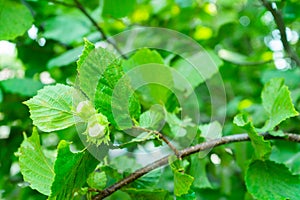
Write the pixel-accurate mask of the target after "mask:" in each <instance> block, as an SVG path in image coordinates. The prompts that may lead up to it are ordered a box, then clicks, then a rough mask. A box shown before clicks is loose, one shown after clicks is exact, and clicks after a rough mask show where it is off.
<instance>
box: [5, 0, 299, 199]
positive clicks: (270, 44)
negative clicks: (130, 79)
mask: <svg viewBox="0 0 300 200" xmlns="http://www.w3.org/2000/svg"><path fill="white" fill-rule="evenodd" d="M76 2H77V3H76ZM78 2H79V3H80V5H82V6H83V8H84V10H85V11H86V12H87V13H89V14H90V16H91V17H92V18H93V19H94V20H95V21H94V22H95V23H96V24H98V25H99V27H101V28H102V29H103V31H104V33H105V34H106V35H107V36H111V35H114V34H117V33H120V32H122V31H126V30H130V29H132V28H134V27H140V26H154V27H164V28H169V29H172V30H176V31H179V32H181V33H183V34H186V35H187V36H189V37H191V38H193V39H194V40H196V41H197V42H198V43H199V44H200V45H201V46H202V47H203V48H204V49H206V50H209V51H211V52H213V54H215V56H218V59H222V61H223V62H220V68H219V72H220V74H221V76H222V79H223V81H224V86H225V90H226V96H227V105H226V107H218V112H217V113H218V116H216V119H218V117H221V116H222V114H223V113H224V112H226V120H225V124H224V127H223V135H231V134H235V133H241V132H244V130H243V129H241V128H240V127H238V126H236V125H234V124H233V123H232V121H233V118H234V116H235V115H237V114H238V113H240V112H247V113H249V115H250V116H252V120H253V125H254V126H255V127H263V125H264V123H265V122H266V120H267V119H268V113H266V111H265V110H264V108H263V106H262V99H261V91H262V89H263V86H264V84H265V83H267V82H268V81H269V80H271V79H272V78H278V77H279V78H283V79H284V81H285V84H286V85H287V86H288V88H289V90H290V91H291V97H292V101H293V103H294V105H295V108H296V110H298V111H299V110H300V88H299V86H300V70H299V67H300V66H297V65H296V64H295V62H293V60H291V59H290V58H289V56H288V54H286V53H285V52H284V50H283V48H282V46H281V47H280V44H279V47H278V45H277V46H276V45H275V46H274V43H275V44H276V42H277V43H278V41H279V40H278V30H277V27H276V23H275V21H274V19H273V17H272V15H271V14H270V12H267V11H266V9H265V7H264V6H262V4H261V2H260V1H259V0H217V1H211V0H126V1H125V0H89V1H88V0H78V1H73V0H65V1H63V0H49V1H48V0H22V1H17V0H11V1H5V0H0V40H1V41H0V52H1V53H0V148H1V150H0V199H19V200H22V199H24V200H25V199H26V200H28V199H29V200H30V199H32V200H35V199H46V198H47V197H46V196H44V195H43V194H41V193H39V192H37V191H36V190H32V189H31V188H30V187H29V186H28V183H26V182H24V179H23V176H22V175H21V173H20V169H19V166H18V158H17V157H16V156H15V154H14V153H15V152H17V151H18V148H19V147H20V145H21V143H22V141H23V140H24V137H23V134H22V133H25V134H26V135H28V136H29V135H31V133H32V128H33V124H32V121H31V119H30V118H29V115H30V114H29V109H28V107H27V106H26V105H24V104H23V103H22V102H24V101H26V100H28V99H29V98H30V97H33V96H34V95H36V94H37V91H38V90H39V89H41V88H42V87H44V86H45V85H52V84H55V83H62V84H69V85H74V84H75V82H76V76H77V69H76V62H75V61H76V60H77V59H78V56H79V55H80V54H81V52H82V49H83V48H84V39H83V38H87V39H88V40H89V41H91V42H93V43H96V44H97V45H103V44H102V43H99V41H101V40H103V39H105V38H103V34H101V33H100V32H99V30H98V29H97V28H96V27H95V25H94V24H93V22H92V21H91V20H90V19H89V18H88V17H87V16H86V15H85V14H84V13H83V12H82V10H80V9H79V8H78ZM272 2H274V4H276V6H277V8H278V9H281V10H282V14H283V19H284V22H285V23H286V26H287V28H288V29H287V34H288V41H289V42H290V45H291V47H292V48H293V49H294V50H295V52H296V54H298V55H300V42H299V41H298V40H299V39H298V38H299V33H300V23H299V21H300V13H299V12H300V2H299V1H297V0H282V1H280V0H277V1H272ZM30 27H31V28H30ZM8 42H9V43H8ZM174 42H176V41H174ZM278 48H279V49H278ZM10 49H12V52H10V53H9V51H10ZM145 51H146V52H143V51H141V52H140V53H139V54H138V53H137V54H135V55H134V56H133V57H131V59H130V60H128V61H126V66H127V67H128V68H131V67H134V65H135V64H137V63H140V62H142V63H143V62H144V61H143V60H141V58H140V56H141V54H143V53H147V50H145ZM148 51H149V50H148ZM149 52H150V53H149ZM149 52H148V53H149V54H151V56H152V58H151V56H150V58H149V59H150V60H151V59H152V60H151V61H153V60H154V61H157V62H161V61H164V62H165V63H168V62H169V63H170V65H173V66H174V68H176V69H178V70H179V71H183V72H184V69H183V67H182V66H184V65H185V64H186V63H184V61H182V60H180V59H178V58H177V57H176V55H171V53H169V52H164V51H159V50H158V51H157V52H154V51H153V52H151V51H149ZM159 54H160V55H159ZM148 56H149V55H148ZM192 75H193V74H192V73H191V76H190V77H189V78H192V79H193V78H194V79H195V82H194V83H195V85H193V86H195V87H196V86H197V87H196V88H195V91H196V92H197V94H200V95H199V96H198V101H199V105H200V108H199V110H200V112H201V119H200V121H201V124H202V123H203V124H204V123H208V122H209V121H210V115H211V106H210V94H209V91H208V90H207V88H206V86H205V84H204V83H202V80H197V77H194V76H192ZM208 81H211V83H212V84H213V85H214V77H212V79H210V80H208ZM200 83H201V84H200ZM199 84H200V85H199ZM214 87H215V90H216V91H218V87H220V86H218V85H214ZM153 88H155V87H153ZM150 92H153V91H150ZM162 93H163V95H164V94H165V93H166V91H163V90H162ZM152 97H153V98H154V99H155V98H156V97H155V95H152ZM99 101H100V100H99ZM168 101H170V99H168ZM172 103H173V102H172ZM99 106H100V105H99ZM143 106H145V108H149V107H150V106H149V105H147V104H146V103H145V102H144V105H143ZM173 128H174V127H173ZM279 128H280V130H282V131H284V132H292V133H297V134H298V133H300V128H299V117H296V118H292V119H289V120H287V121H284V122H283V123H282V124H281V125H280V127H279ZM170 129H172V127H171V128H170V127H164V131H165V133H166V135H167V136H170V137H171V136H172V133H171V132H172V131H171V130H170ZM39 132H40V137H41V138H40V139H41V142H42V146H43V148H44V149H45V150H49V151H50V150H54V149H56V147H57V145H58V143H59V141H60V140H67V141H72V146H73V148H74V149H77V150H80V149H82V148H83V145H82V143H81V141H80V138H79V136H78V135H77V132H76V128H75V127H69V128H67V129H65V130H58V131H54V132H52V133H43V132H42V131H39ZM114 137H115V139H116V140H118V141H122V142H124V143H125V142H128V141H130V139H131V138H130V137H128V136H124V135H122V134H118V133H115V135H114ZM272 144H273V147H272V152H271V156H270V159H271V160H272V161H257V162H256V163H253V164H252V165H253V166H254V167H253V168H252V169H251V170H252V173H257V172H261V171H260V169H262V170H265V171H266V173H268V174H270V173H275V174H277V173H279V171H280V172H282V174H283V176H285V174H288V169H289V170H290V171H292V172H293V175H290V174H288V175H286V177H289V178H290V179H289V180H291V181H293V182H295V184H296V185H295V188H289V190H287V191H286V193H288V194H289V193H293V192H295V191H297V190H298V194H299V193H300V191H299V190H300V189H299V181H298V178H297V176H296V175H299V174H300V156H299V150H300V145H299V144H294V143H293V144H290V143H288V142H285V141H276V142H272ZM65 145H66V146H68V145H67V144H65ZM155 145H159V144H155ZM134 148H136V146H134V147H132V148H128V149H129V150H130V151H133V150H134ZM60 150H64V149H63V147H61V149H60ZM65 151H69V149H68V150H65ZM65 153H66V154H68V153H70V152H65ZM252 153H253V148H252V147H251V144H250V143H236V144H230V145H227V146H226V147H217V148H215V149H213V150H212V151H211V152H210V153H209V154H208V155H207V157H206V158H204V159H203V160H201V162H197V161H198V159H197V157H196V155H193V156H192V157H190V158H188V159H187V160H188V162H191V163H192V164H191V165H188V166H187V167H186V166H183V168H184V170H186V171H187V173H189V174H191V175H192V176H203V179H202V180H199V178H195V180H194V183H193V185H192V187H191V189H190V191H188V193H187V194H184V193H185V192H186V191H185V190H186V189H182V188H183V187H184V186H186V185H185V184H191V182H192V178H193V177H191V176H190V175H189V174H186V173H181V171H180V169H179V168H172V169H171V168H170V167H167V168H164V169H163V171H164V173H162V174H160V176H159V179H158V180H155V181H157V183H155V185H156V188H163V189H164V190H160V189H155V190H152V189H151V187H152V186H141V185H143V184H144V183H143V180H144V181H145V182H147V181H150V182H151V181H153V180H154V179H157V177H158V176H157V175H153V174H149V176H146V177H143V178H142V179H139V180H141V182H142V183H143V184H142V183H141V182H140V183H138V182H134V184H135V186H136V187H135V188H126V189H124V190H122V191H118V192H116V193H115V194H113V195H112V196H111V197H109V199H120V198H122V199H138V198H144V199H149V196H150V197H153V198H154V197H155V198H157V199H159V198H162V197H163V199H167V198H168V195H169V192H171V193H172V192H173V187H174V186H172V184H173V183H174V182H175V183H174V184H175V185H176V184H177V185H179V186H178V187H179V188H178V187H177V189H179V190H176V191H175V194H177V195H178V194H180V195H181V194H184V195H183V196H181V197H178V199H195V198H196V199H254V198H258V199H264V198H265V199H266V196H264V195H266V194H264V193H261V195H262V196H259V195H256V196H252V195H251V194H250V193H249V192H251V193H253V190H251V191H249V192H248V191H247V188H246V185H245V184H247V186H249V185H250V187H251V188H255V187H256V185H254V186H253V187H252V185H251V183H253V181H252V182H251V180H252V179H254V182H257V181H261V180H263V179H260V177H259V175H260V174H258V175H257V177H249V176H246V177H247V178H246V181H250V182H251V183H250V182H246V183H245V181H244V176H245V173H246V169H247V166H248V164H249V161H250V159H251V158H252ZM216 155H217V158H219V159H220V160H221V162H220V163H217V164H216V163H215V162H214V160H213V159H210V158H213V157H215V156H216ZM80 156H82V155H81V154H78V155H77V157H80ZM77 157H76V158H74V159H75V161H76V159H79V158H77ZM131 159H132V158H128V159H125V160H120V161H119V165H120V163H121V165H123V167H124V166H127V165H128V166H131V169H134V168H138V167H136V166H137V165H138V164H137V163H135V161H132V160H131ZM75 161H74V162H75ZM131 161H132V162H131ZM273 161H274V162H278V163H283V164H285V165H286V166H287V167H288V169H286V168H285V166H283V165H282V164H276V168H275V169H274V172H272V171H268V170H267V169H266V168H267V167H268V166H269V165H271V164H272V163H273ZM60 162H61V163H62V165H63V163H64V161H60ZM104 163H105V162H104ZM106 164H107V163H106ZM113 164H114V165H117V164H118V162H115V163H112V165H113ZM78 165H80V164H78ZM66 167H68V166H66ZM84 167H85V166H84ZM118 167H119V168H121V166H114V167H113V168H114V169H115V168H117V169H118ZM263 167H265V168H263ZM56 168H59V167H57V166H56ZM114 169H110V168H109V166H107V165H103V166H102V168H101V170H102V171H104V172H106V176H107V177H106V178H107V185H110V184H112V183H113V182H115V181H116V180H119V179H121V178H122V177H123V176H124V175H126V174H128V173H126V170H124V172H123V173H118V171H117V170H116V171H114ZM62 170H63V169H62ZM89 170H90V169H89ZM65 171H68V170H67V169H65ZM90 171H91V170H90ZM121 171H122V170H121ZM265 171H263V172H261V174H264V172H265ZM62 172H63V171H61V173H62ZM66 173H67V172H66ZM173 173H175V174H174V176H175V178H174V177H173ZM84 176H85V178H86V177H87V176H88V175H87V174H84ZM278 176H279V177H278V178H281V177H280V174H279V175H278ZM153 177H154V178H153ZM268 178H269V177H268ZM174 179H175V180H174ZM183 179H184V180H186V183H182V182H180V181H184V180H183ZM90 180H91V178H90ZM56 181H60V180H56ZM265 181H267V180H265ZM297 181H298V182H297ZM79 182H80V183H81V182H84V180H79ZM94 184H99V183H94ZM274 185H275V186H274V187H273V188H271V189H270V190H285V189H286V188H284V187H283V186H282V185H278V183H274ZM80 186H81V185H80ZM80 186H79V187H80ZM85 186H86V187H87V184H86V185H85ZM101 187H103V183H101ZM139 187H140V188H142V189H141V190H139V189H138V188H139ZM149 188H150V189H149ZM60 189H61V188H60ZM60 189H57V188H56V190H60ZM267 189H269V188H267ZM62 190H63V188H62ZM166 191H169V192H166ZM255 192H257V191H254V193H255ZM79 193H80V192H79ZM82 193H83V194H85V193H84V192H82ZM155 195H156V196H155ZM180 195H178V196H180ZM276 195H277V194H275V196H274V199H279V198H281V197H280V196H276ZM78 196H80V195H78ZM78 196H77V197H76V198H77V199H83V198H80V197H78ZM293 197H294V199H296V198H297V197H298V198H299V196H296V195H295V196H293ZM291 199H293V198H291Z"/></svg>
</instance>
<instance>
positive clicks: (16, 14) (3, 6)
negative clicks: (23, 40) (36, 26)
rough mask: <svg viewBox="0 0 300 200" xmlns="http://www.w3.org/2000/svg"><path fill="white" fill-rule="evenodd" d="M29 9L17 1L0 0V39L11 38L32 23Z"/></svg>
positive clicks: (21, 32)
mask: <svg viewBox="0 0 300 200" xmlns="http://www.w3.org/2000/svg"><path fill="white" fill-rule="evenodd" d="M32 22H33V17H32V15H31V13H30V11H29V10H28V9H27V8H26V6H24V5H23V4H21V3H20V2H18V1H6V0H0V27H1V29H0V40H13V39H15V38H16V37H18V36H21V35H23V34H24V33H25V32H26V31H27V30H28V29H29V28H30V27H31V25H32Z"/></svg>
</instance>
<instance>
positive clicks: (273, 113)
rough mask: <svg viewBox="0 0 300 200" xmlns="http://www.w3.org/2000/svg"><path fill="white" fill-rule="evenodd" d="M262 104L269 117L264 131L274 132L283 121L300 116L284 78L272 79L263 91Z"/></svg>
mask: <svg viewBox="0 0 300 200" xmlns="http://www.w3.org/2000/svg"><path fill="white" fill-rule="evenodd" d="M261 96H262V103H263V106H264V108H265V110H266V111H267V113H268V115H269V120H268V121H267V122H266V123H265V125H264V127H263V128H262V129H263V131H269V130H272V129H273V128H274V127H275V126H277V125H278V124H280V123H281V122H282V121H284V120H286V119H288V118H290V117H294V116H297V115H299V113H298V112H297V111H296V110H295V108H294V105H293V103H292V99H291V94H290V92H289V90H288V87H287V86H285V85H284V80H283V79H282V78H274V79H271V80H270V81H269V82H268V83H267V84H266V85H265V87H264V89H263V91H262V94H261Z"/></svg>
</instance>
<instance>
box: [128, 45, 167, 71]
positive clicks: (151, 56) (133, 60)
mask: <svg viewBox="0 0 300 200" xmlns="http://www.w3.org/2000/svg"><path fill="white" fill-rule="evenodd" d="M148 63H157V64H164V60H163V58H162V57H161V56H160V54H159V53H158V52H157V51H155V50H150V49H146V48H144V49H140V50H138V51H137V52H136V53H135V54H134V55H133V56H131V57H130V59H128V60H126V61H124V62H123V69H124V71H125V72H128V71H129V70H132V69H133V68H135V67H138V66H139V65H143V64H148Z"/></svg>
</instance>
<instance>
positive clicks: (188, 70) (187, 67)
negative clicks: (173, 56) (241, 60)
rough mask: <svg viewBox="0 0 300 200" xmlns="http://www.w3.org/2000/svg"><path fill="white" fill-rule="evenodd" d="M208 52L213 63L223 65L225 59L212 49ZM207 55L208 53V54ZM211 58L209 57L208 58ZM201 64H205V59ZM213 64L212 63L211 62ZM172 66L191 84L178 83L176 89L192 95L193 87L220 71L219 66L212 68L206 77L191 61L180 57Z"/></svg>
mask: <svg viewBox="0 0 300 200" xmlns="http://www.w3.org/2000/svg"><path fill="white" fill-rule="evenodd" d="M207 54H208V55H209V56H210V58H211V59H212V61H213V63H214V64H215V65H217V67H218V68H219V67H220V66H221V65H223V61H222V60H221V59H220V58H219V57H218V56H217V55H215V53H214V52H212V51H207ZM206 56H207V55H206ZM207 59H209V58H207ZM201 64H202V65H205V64H206V63H205V59H203V60H201ZM209 65H211V63H209ZM172 67H173V68H174V69H176V71H177V72H178V73H179V74H180V75H182V76H183V77H184V78H185V79H186V80H187V81H188V83H189V84H190V85H187V84H176V86H175V87H176V89H178V90H180V91H182V92H184V94H185V95H186V96H188V95H190V94H191V93H192V92H193V89H194V88H196V87H197V86H198V85H200V84H201V83H203V82H204V81H205V80H206V79H209V78H210V77H211V76H213V75H214V74H215V73H217V72H218V70H217V69H218V68H210V70H211V71H210V72H206V73H207V75H206V77H203V76H201V73H200V72H199V71H198V69H197V68H195V66H193V65H192V64H191V63H190V62H188V61H186V60H184V59H178V60H177V61H175V62H174V63H173V64H172Z"/></svg>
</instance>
